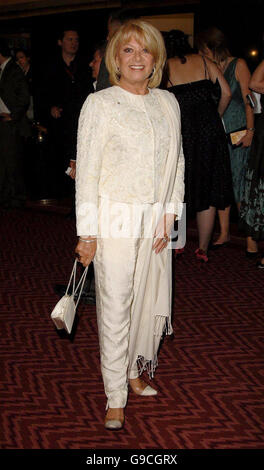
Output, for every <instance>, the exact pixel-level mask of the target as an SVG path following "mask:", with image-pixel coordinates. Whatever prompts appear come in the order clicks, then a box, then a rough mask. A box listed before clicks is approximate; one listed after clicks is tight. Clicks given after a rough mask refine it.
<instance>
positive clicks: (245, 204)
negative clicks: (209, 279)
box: [240, 60, 264, 269]
mask: <svg viewBox="0 0 264 470" xmlns="http://www.w3.org/2000/svg"><path fill="white" fill-rule="evenodd" d="M249 86H250V88H251V89H252V90H254V91H256V92H258V93H261V107H262V111H261V114H260V115H258V116H257V117H256V121H255V134H254V137H253V142H252V146H251V152H250V156H249V161H248V167H247V172H246V184H245V193H244V199H243V201H242V204H241V209H240V219H241V225H242V227H243V228H244V229H245V232H246V235H247V238H249V239H250V242H252V240H254V241H255V242H256V250H257V249H258V248H257V242H258V241H260V240H263V239H264V60H263V61H262V62H261V63H260V64H259V66H258V67H257V68H256V70H255V72H254V73H253V75H252V78H251V82H250V84H249ZM256 253H257V251H256ZM257 267H258V268H261V269H264V256H263V255H262V258H261V260H260V261H259V262H258V263H257Z"/></svg>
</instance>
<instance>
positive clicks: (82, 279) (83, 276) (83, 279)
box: [73, 265, 89, 308]
mask: <svg viewBox="0 0 264 470" xmlns="http://www.w3.org/2000/svg"><path fill="white" fill-rule="evenodd" d="M88 268H89V265H88V266H86V268H85V270H84V271H83V273H82V275H81V278H80V280H79V282H78V285H77V287H76V290H75V291H74V292H73V293H74V295H75V294H76V292H78V289H79V287H80V286H81V288H80V292H79V295H78V299H77V302H76V304H75V305H76V308H77V306H78V303H79V300H80V298H81V295H82V290H83V286H84V282H85V278H86V274H87V272H88Z"/></svg>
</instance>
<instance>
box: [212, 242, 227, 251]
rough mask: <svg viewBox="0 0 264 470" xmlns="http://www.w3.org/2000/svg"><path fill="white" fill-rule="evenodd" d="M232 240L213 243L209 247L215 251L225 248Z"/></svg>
mask: <svg viewBox="0 0 264 470" xmlns="http://www.w3.org/2000/svg"><path fill="white" fill-rule="evenodd" d="M229 243H230V242H229V241H228V242H224V243H214V244H213V243H211V244H210V247H209V250H212V251H215V250H218V249H219V248H224V247H225V246H227V245H228V244H229Z"/></svg>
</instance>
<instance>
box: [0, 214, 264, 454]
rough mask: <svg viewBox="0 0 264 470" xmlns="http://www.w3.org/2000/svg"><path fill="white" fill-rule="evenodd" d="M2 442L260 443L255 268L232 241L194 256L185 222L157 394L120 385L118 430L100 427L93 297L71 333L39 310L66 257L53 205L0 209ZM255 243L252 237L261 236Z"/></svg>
mask: <svg viewBox="0 0 264 470" xmlns="http://www.w3.org/2000/svg"><path fill="white" fill-rule="evenodd" d="M0 236H1V245H2V251H1V272H0V309H1V343H0V361H1V362H0V368H1V383H0V448H1V449H263V445H264V424H263V423H264V407H263V399H264V393H263V392H264V367H263V362H264V359H263V337H264V310H263V284H264V277H263V276H264V272H262V271H260V270H257V269H256V268H255V261H251V260H248V259H246V258H245V255H244V252H243V250H244V248H243V244H242V241H241V240H239V238H237V237H233V239H232V243H231V244H230V245H229V246H228V247H226V248H224V249H222V250H221V251H220V250H219V251H218V252H214V253H212V254H211V256H210V262H209V263H208V265H200V264H198V263H197V262H196V260H195V259H194V256H193V252H194V250H195V248H196V243H197V241H196V233H195V231H194V230H193V229H190V230H189V233H188V244H187V247H186V253H185V254H184V255H183V256H182V257H181V258H180V259H179V260H177V261H176V262H175V269H174V289H175V296H174V297H175V300H174V314H173V325H174V336H173V337H166V338H165V339H164V341H163V344H162V346H161V350H160V354H159V367H158V369H157V373H156V376H155V384H156V386H157V388H158V390H159V394H158V396H157V397H151V398H143V397H137V396H135V395H134V396H133V395H132V393H131V394H130V395H129V400H128V405H127V408H126V424H125V428H124V429H123V430H122V431H119V432H117V433H113V432H111V431H105V429H104V426H103V419H104V413H105V412H104V408H105V396H104V390H103V385H102V380H101V374H100V366H99V348H98V340H97V325H96V315H95V307H93V306H85V305H80V308H79V321H78V322H77V324H76V325H75V328H74V332H73V334H72V335H71V337H68V336H67V335H66V334H65V335H64V334H58V333H57V331H56V330H55V328H54V326H53V323H52V322H51V320H50V312H51V310H52V308H53V306H54V305H55V303H56V301H57V300H58V298H57V296H56V294H55V293H54V291H53V286H54V284H55V283H65V282H66V281H67V279H68V277H69V274H70V270H71V266H72V261H73V257H72V252H73V248H74V244H75V227H74V222H73V220H72V219H67V218H65V215H64V214H63V213H52V212H48V211H37V210H30V209H27V210H13V211H10V212H5V213H3V214H1V224H0ZM262 249H263V246H262Z"/></svg>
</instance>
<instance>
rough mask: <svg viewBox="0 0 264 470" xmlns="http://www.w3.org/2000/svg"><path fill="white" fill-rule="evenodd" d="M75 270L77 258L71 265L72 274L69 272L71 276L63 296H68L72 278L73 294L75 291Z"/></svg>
mask: <svg viewBox="0 0 264 470" xmlns="http://www.w3.org/2000/svg"><path fill="white" fill-rule="evenodd" d="M76 270H77V258H76V259H75V261H74V264H73V268H72V272H71V275H70V280H69V283H68V286H67V289H66V292H65V295H68V290H69V288H70V285H71V282H72V278H73V292H74V291H75V282H76Z"/></svg>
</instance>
